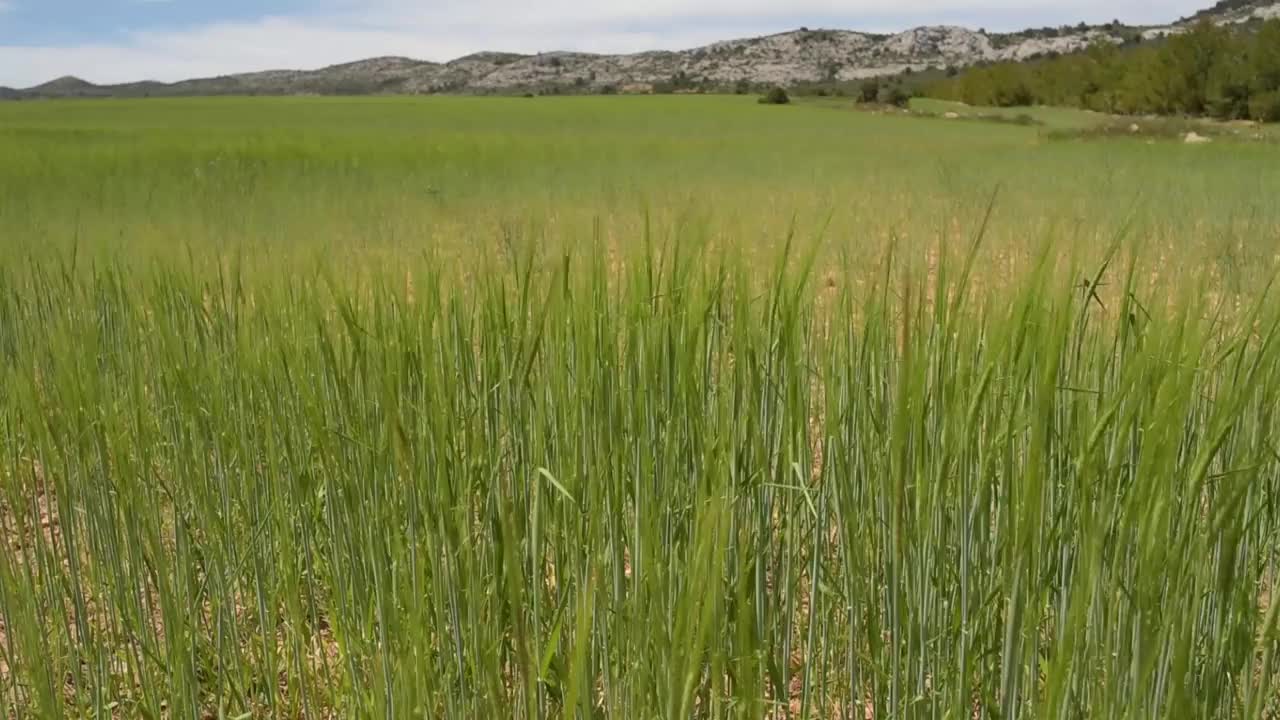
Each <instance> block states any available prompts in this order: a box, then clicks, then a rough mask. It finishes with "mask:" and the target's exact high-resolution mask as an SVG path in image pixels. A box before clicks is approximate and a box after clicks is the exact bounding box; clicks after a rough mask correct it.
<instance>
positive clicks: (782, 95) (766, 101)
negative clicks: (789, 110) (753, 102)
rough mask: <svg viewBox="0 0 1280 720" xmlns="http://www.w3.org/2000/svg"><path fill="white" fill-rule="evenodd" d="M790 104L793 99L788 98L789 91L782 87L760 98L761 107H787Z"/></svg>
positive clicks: (771, 90) (773, 89)
mask: <svg viewBox="0 0 1280 720" xmlns="http://www.w3.org/2000/svg"><path fill="white" fill-rule="evenodd" d="M789 102H791V98H790V97H788V96H787V91H786V90H783V89H782V88H780V87H775V88H772V89H770V90H769V92H767V93H765V94H764V97H762V98H760V104H761V105H786V104H787V103H789Z"/></svg>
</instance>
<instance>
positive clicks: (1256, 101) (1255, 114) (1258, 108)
mask: <svg viewBox="0 0 1280 720" xmlns="http://www.w3.org/2000/svg"><path fill="white" fill-rule="evenodd" d="M1249 117H1251V118H1253V119H1254V120H1257V121H1258V122H1280V90H1272V91H1271V92H1265V93H1261V94H1259V95H1255V96H1254V97H1253V98H1252V99H1251V100H1250V101H1249Z"/></svg>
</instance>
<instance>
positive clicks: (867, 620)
mask: <svg viewBox="0 0 1280 720" xmlns="http://www.w3.org/2000/svg"><path fill="white" fill-rule="evenodd" d="M1278 153H1280V148H1275V147H1273V146H1265V145H1253V146H1248V147H1245V146H1242V145H1229V144H1221V145H1212V146H1204V147H1183V146H1181V145H1174V144H1159V145H1147V144H1145V143H1143V142H1140V141H1132V142H1131V141H1127V140H1118V141H1115V142H1108V143H1071V144H1068V143H1052V142H1045V141H1044V140H1042V139H1041V137H1040V134H1039V132H1038V131H1037V129H1036V128H1023V127H1017V126H1008V125H997V124H990V123H955V122H946V121H943V120H930V119H919V118H905V117H892V116H876V115H870V114H866V113H842V112H833V111H831V110H830V109H826V108H821V107H806V106H803V105H801V106H797V107H781V108H778V107H762V106H758V105H756V104H755V102H754V99H753V98H728V97H724V98H700V97H692V98H690V97H675V98H667V97H659V98H563V99H561V98H540V99H534V100H526V99H447V98H431V99H402V98H400V99H366V100H328V99H325V100H322V99H257V100H231V99H220V100H184V101H153V102H101V103H98V102H84V103H31V104H10V105H2V106H0V157H4V158H5V159H6V162H5V163H4V164H3V165H2V166H0V201H2V202H3V204H0V233H2V234H3V235H2V236H0V242H2V243H3V247H4V249H5V251H4V253H3V255H0V530H2V531H3V534H4V539H5V543H6V552H3V553H0V706H3V707H4V708H5V710H6V711H8V713H9V714H11V715H13V716H16V717H23V718H28V717H29V718H46V717H129V718H132V717H139V718H162V717H163V718H206V717H207V718H242V717H281V718H294V717H309V718H310V717H315V718H330V717H332V718H347V717H387V718H412V717H422V718H436V717H451V718H503V717H506V718H569V717H579V718H605V717H607V718H721V717H726V718H728V717H732V718H753V719H756V718H764V717H794V718H822V719H824V720H825V719H827V718H845V717H848V718H859V719H861V718H864V717H870V716H874V717H876V718H889V717H911V718H915V717H930V718H935V717H936V718H973V717H979V718H1016V717H1022V718H1033V717H1034V718H1099V717H1104V718H1143V717H1150V718H1206V717H1213V718H1237V717H1239V718H1266V717H1274V716H1275V715H1276V713H1280V706H1278V705H1277V701H1276V699H1275V698H1276V697H1277V693H1276V689H1277V687H1278V684H1277V668H1276V667H1275V662H1274V653H1275V650H1276V649H1277V641H1278V640H1280V634H1278V632H1277V621H1278V618H1280V610H1277V608H1280V605H1277V604H1274V603H1272V602H1271V599H1272V594H1271V593H1272V589H1273V585H1274V580H1275V567H1274V566H1275V561H1276V550H1277V540H1280V533H1278V530H1280V524H1278V520H1280V518H1278V517H1277V514H1278V512H1280V511H1277V509H1276V498H1277V493H1278V492H1280V447H1278V446H1280V442H1278V441H1277V438H1278V437H1280V433H1277V430H1276V427H1275V424H1276V422H1277V420H1278V419H1280V418H1278V417H1277V414H1278V413H1280V335H1278V328H1280V303H1277V302H1276V301H1275V298H1274V292H1275V291H1274V290H1273V289H1271V281H1272V279H1273V277H1274V275H1275V272H1276V270H1277V263H1278V262H1280V259H1278V258H1277V256H1276V251H1275V247H1276V244H1275V241H1276V239H1277V234H1278V233H1280V208H1278V207H1277V206H1276V204H1275V203H1274V202H1273V200H1272V197H1271V195H1272V190H1273V189H1274V187H1276V186H1277V181H1280V177H1278V176H1280V163H1277V162H1276V161H1277V159H1280V158H1277V157H1276V155H1277V154H1278Z"/></svg>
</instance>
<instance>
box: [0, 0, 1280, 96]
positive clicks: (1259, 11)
mask: <svg viewBox="0 0 1280 720" xmlns="http://www.w3.org/2000/svg"><path fill="white" fill-rule="evenodd" d="M1273 17H1280V2H1276V1H1273V0H1224V1H1223V2H1220V3H1219V4H1218V5H1217V6H1215V7H1214V8H1212V9H1210V10H1206V11H1204V12H1202V13H1199V14H1198V15H1197V16H1195V17H1194V18H1188V19H1186V20H1183V21H1179V22H1178V23H1173V24H1171V25H1168V26H1162V27H1146V28H1131V27H1123V26H1118V25H1110V26H1104V27H1093V28H1091V27H1085V26H1080V27H1078V28H1073V29H1061V28H1045V29H1041V30H1028V31H1025V32H1021V33H1007V34H990V33H986V32H983V31H974V30H969V29H966V28H962V27H953V26H930V27H919V28H915V29H912V30H907V31H905V32H901V33H897V34H896V35H874V34H868V33H860V32H852V31H847V30H808V29H801V30H796V31H792V32H785V33H780V34H777V35H769V36H765V37H756V38H747V39H741V40H729V41H725V42H719V43H714V44H712V45H707V46H705V47H700V48H694V49H691V50H684V51H680V52H646V53H638V54H632V55H593V54H587V53H574V52H551V53H543V54H539V55H517V54H512V53H497V52H488V53H477V54H474V55H468V56H466V57H462V58H458V59H456V60H453V61H450V62H446V63H435V62H425V61H421V60H413V59H410V58H402V57H383V58H373V59H369V60H360V61H358V62H353V63H347V64H344V65H334V66H332V67H327V68H323V69H320V70H272V71H267V72H258V73H249V74H243V75H230V76H225V77H217V78H203V79H197V80H186V81H183V82H178V83H173V84H164V83H155V82H142V83H130V84H128V85H108V86H100V85H93V84H90V83H87V82H85V81H83V80H79V79H77V78H60V79H58V80H54V81H52V82H49V83H46V84H44V85H41V86H38V87H35V88H30V89H28V90H20V91H14V90H8V89H5V88H0V98H6V97H7V98H11V99H12V98H34V97H107V96H120V97H138V96H184V95H294V94H330V95H368V94H430V93H500V92H521V91H527V90H549V89H567V90H576V91H581V92H602V91H608V90H621V91H628V90H633V91H634V90H640V91H643V90H644V89H646V88H647V87H650V86H653V85H655V84H660V83H670V84H672V85H674V86H676V87H682V86H689V87H693V86H712V87H728V86H732V85H734V84H736V83H739V82H744V81H745V82H748V83H752V84H757V85H764V84H770V85H775V84H776V85H791V84H795V83H805V82H820V81H842V80H843V81H847V80H855V79H858V78H864V77H872V76H879V75H894V74H897V73H900V72H903V71H905V70H908V69H912V70H923V69H927V68H930V67H935V68H943V67H948V66H954V67H963V66H966V65H972V64H974V63H978V62H983V61H993V60H1025V59H1029V58H1034V57H1037V56H1040V55H1044V54H1047V53H1070V52H1076V51H1079V50H1083V49H1084V48H1087V47H1088V46H1089V45H1091V44H1093V43H1097V42H1121V41H1123V40H1125V39H1127V38H1131V37H1132V36H1133V35H1135V34H1139V35H1141V36H1142V37H1143V38H1147V39H1151V38H1156V37H1159V36H1161V35H1168V34H1173V33H1177V32H1179V31H1181V29H1182V28H1184V27H1186V23H1188V22H1191V21H1194V20H1199V19H1203V18H1208V19H1210V20H1212V21H1214V22H1218V23H1222V24H1240V23H1246V22H1249V21H1253V20H1263V19H1269V18H1273Z"/></svg>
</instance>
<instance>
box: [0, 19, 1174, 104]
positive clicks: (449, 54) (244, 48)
mask: <svg viewBox="0 0 1280 720" xmlns="http://www.w3.org/2000/svg"><path fill="white" fill-rule="evenodd" d="M10 1H11V0H0V6H3V5H4V4H5V3H8V2H10ZM329 1H330V3H331V4H330V5H329V6H328V7H327V8H326V10H325V11H323V12H320V13H316V14H313V15H309V16H292V17H266V18H262V19H260V20H257V21H253V22H236V23H213V24H208V25H204V26H200V27H193V28H186V29H176V30H165V31H162V30H146V31H136V32H132V33H129V34H127V35H126V36H124V38H123V39H122V40H121V41H118V42H114V43H109V44H108V43H96V44H95V43H86V44H81V45H71V46H0V85H8V86H12V87H27V86H31V85H35V84H38V83H41V82H44V81H46V80H49V79H51V78H55V77H59V76H62V75H77V76H80V77H83V78H85V79H87V80H90V81H93V82H99V83H108V82H126V81H131V80H142V79H151V80H163V81H173V80H180V79H184V78H189V77H204V76H210V75H219V74H226V73H234V72H248V71H254V70H265V69H276V68H313V67H321V66H324V65H329V64H333V63H338V62H345V61H349V60H356V59H360V58H365V57H372V56H379V55H406V56H409V57H416V58H422V59H428V60H448V59H451V58H454V57H458V56H461V55H465V54H467V53H471V52H475V51H478V50H510V51H516V52H537V51H545V50H560V49H570V50H582V51H590V52H635V51H640V50H649V49H678V48H685V47H693V46H697V45H701V44H704V43H707V42H712V41H715V40H723V39H727V38H730V37H739V36H742V35H749V34H760V33H766V32H773V31H779V30H784V29H787V28H790V27H794V26H796V25H799V24H802V23H804V22H805V21H806V19H807V18H814V20H813V21H811V22H808V23H807V24H810V25H814V26H817V25H824V26H828V25H831V24H833V23H838V24H839V25H840V26H843V27H849V28H856V29H870V30H888V29H898V28H902V27H906V26H909V25H914V24H923V23H930V22H936V21H937V20H938V19H939V18H955V17H957V16H963V17H972V18H974V19H975V20H976V21H982V20H983V19H986V24H988V25H990V26H991V27H1001V26H1006V27H1015V26H1021V24H1022V23H1024V22H1035V21H1036V19H1038V18H1043V17H1045V16H1047V15H1051V16H1056V17H1063V21H1065V19H1066V18H1077V17H1078V18H1085V19H1090V20H1102V19H1110V17H1111V16H1112V15H1119V16H1120V17H1122V18H1123V19H1125V20H1126V21H1130V22H1154V21H1164V20H1171V19H1174V18H1173V17H1172V16H1174V15H1177V14H1179V13H1187V12H1190V11H1191V10H1192V9H1194V7H1195V6H1196V3H1195V0H1190V2H1188V1H1187V0H1178V4H1179V5H1181V6H1182V7H1166V8H1164V9H1162V10H1159V9H1154V8H1152V7H1151V6H1150V3H1146V2H1141V1H1140V0H1116V1H1115V2H1111V3H1103V2H1100V1H1099V0H1085V1H1084V2H1077V3H1075V4H1074V6H1073V7H1072V8H1071V9H1068V10H1064V9H1063V8H1062V6H1061V4H1060V3H1059V2H1058V0H982V5H981V7H978V8H975V6H974V4H973V0H899V1H898V2H896V3H894V5H893V6H892V10H888V11H886V10H885V9H884V8H885V5H884V4H883V3H882V2H881V0H796V1H795V2H791V3H785V4H784V3H780V2H778V1H777V0H693V1H689V0H615V1H614V2H608V3H604V2H602V3H599V4H597V5H595V6H587V5H586V4H584V3H581V2H580V0H538V1H536V2H534V1H531V0H522V1H517V0H470V1H469V2H465V3H464V2H456V3H455V2H452V1H451V2H450V3H449V5H447V6H445V7H438V6H437V7H424V6H423V5H422V4H421V3H419V2H412V1H411V0H371V1H369V0H367V1H366V2H363V3H360V2H357V0H329ZM1171 4H1172V3H1171ZM1064 14H1065V15H1064ZM1000 18H1011V19H1012V20H1010V21H1009V22H1006V23H1003V24H1001V23H997V22H996V21H995V20H997V19H1000ZM819 21H821V22H819Z"/></svg>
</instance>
